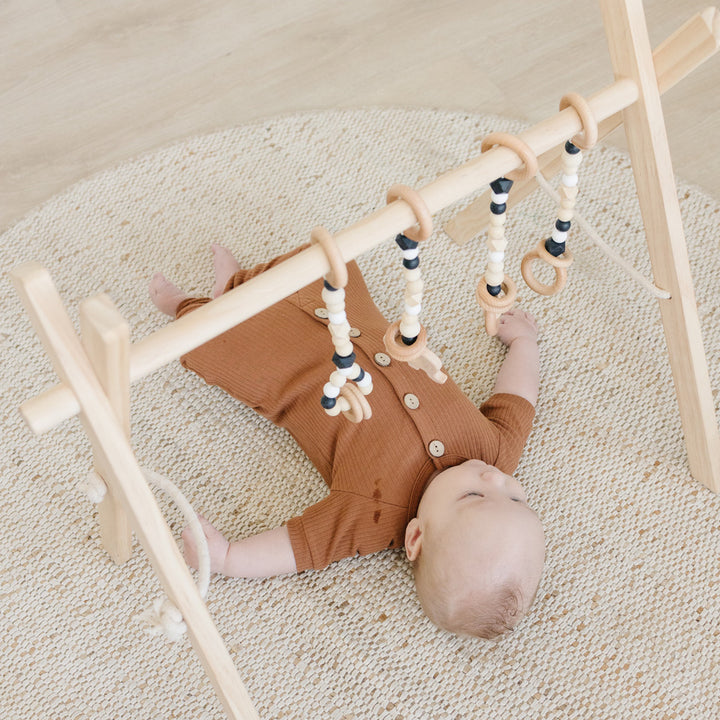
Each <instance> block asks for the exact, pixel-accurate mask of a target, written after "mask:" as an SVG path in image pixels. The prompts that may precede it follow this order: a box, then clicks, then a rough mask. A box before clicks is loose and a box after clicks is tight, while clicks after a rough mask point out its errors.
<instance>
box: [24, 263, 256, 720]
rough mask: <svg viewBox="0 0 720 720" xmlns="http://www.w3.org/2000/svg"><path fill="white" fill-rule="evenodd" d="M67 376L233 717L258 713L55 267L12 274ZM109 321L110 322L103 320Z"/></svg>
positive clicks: (101, 458)
mask: <svg viewBox="0 0 720 720" xmlns="http://www.w3.org/2000/svg"><path fill="white" fill-rule="evenodd" d="M10 276H11V278H12V279H13V282H14V284H15V287H16V289H17V291H18V294H19V295H20V298H21V299H22V301H23V304H24V305H25V309H26V310H27V312H28V314H29V315H30V318H31V320H32V322H33V325H34V327H35V330H36V331H37V333H38V336H39V337H40V339H41V341H42V343H43V345H44V346H45V349H46V350H47V352H48V355H49V356H50V359H51V361H52V363H53V366H54V368H55V371H56V372H57V374H58V375H59V376H60V379H61V380H62V381H63V382H64V383H65V384H66V385H67V386H68V387H70V388H71V389H72V391H73V393H74V395H75V397H76V398H77V401H78V403H79V405H80V410H81V412H80V417H81V419H82V422H83V426H84V428H85V431H86V433H87V434H88V437H89V438H90V442H91V444H92V447H93V452H94V453H95V458H96V461H97V463H98V466H99V468H100V470H101V472H102V474H103V476H104V477H107V478H108V479H109V480H110V481H111V484H112V486H113V487H114V488H115V489H116V491H117V498H118V500H119V501H120V502H121V503H122V505H123V507H124V509H125V511H126V513H127V514H128V516H129V518H130V521H131V524H132V528H133V530H134V531H135V534H136V535H137V537H138V540H139V541H140V543H141V544H142V546H143V548H144V549H145V552H146V553H147V555H148V558H149V559H150V562H151V564H152V566H153V569H154V570H155V574H156V575H157V576H158V579H159V580H160V582H161V584H162V586H163V588H164V590H165V592H166V593H167V595H168V597H169V598H170V601H171V602H172V603H173V604H174V605H175V607H177V608H178V610H179V611H180V612H181V613H182V616H183V619H184V620H185V623H186V625H187V628H188V634H189V636H190V639H191V641H192V643H193V646H194V648H195V651H196V652H197V654H198V656H199V657H200V660H201V661H202V664H203V666H204V668H205V672H206V673H207V675H208V677H209V678H210V680H211V682H212V683H213V686H214V687H215V690H216V692H217V694H218V697H219V698H220V700H221V702H222V704H223V706H224V708H225V711H226V713H227V715H228V717H230V718H233V719H234V720H256V719H257V714H256V713H255V710H254V709H253V706H252V703H251V702H250V698H249V697H248V694H247V691H246V690H245V687H244V686H243V684H242V682H241V680H240V678H239V676H238V673H237V670H236V668H235V665H234V664H233V662H232V659H231V657H230V655H229V653H228V651H227V649H226V648H225V645H224V644H223V641H222V638H221V637H220V634H219V633H218V631H217V628H216V627H215V625H214V623H213V621H212V619H211V618H210V614H209V613H208V610H207V607H206V606H205V603H204V602H203V601H202V598H201V597H200V594H199V592H198V590H197V588H196V586H195V583H194V582H193V579H192V576H191V575H190V572H189V571H188V569H187V566H186V565H185V562H184V560H183V558H182V555H181V554H180V551H179V549H178V547H177V544H176V542H175V540H174V538H173V536H172V533H171V532H170V528H169V527H168V526H167V523H166V522H165V518H164V517H163V516H162V513H161V512H160V508H159V507H158V505H157V502H156V501H155V497H154V495H153V494H152V492H151V491H150V488H149V487H148V485H147V483H146V481H145V478H144V476H143V474H142V471H141V469H140V467H139V466H138V463H137V460H136V458H135V456H134V454H133V451H132V448H131V447H130V443H129V441H128V438H127V436H126V433H125V430H124V428H123V427H122V425H121V423H120V421H119V420H118V417H117V415H116V414H115V412H114V410H113V408H112V406H111V404H110V402H109V400H108V398H107V397H106V395H105V393H104V391H103V388H102V386H101V384H100V382H99V381H98V379H97V377H96V375H95V373H94V371H93V368H92V365H91V364H90V361H89V360H88V358H87V355H86V354H85V352H84V350H83V347H82V344H81V343H80V340H79V339H78V337H77V336H76V335H75V331H74V329H73V326H72V322H71V320H70V318H69V317H68V315H67V313H66V312H65V308H64V307H63V305H62V301H61V299H60V296H59V295H58V293H57V290H56V289H55V286H54V285H53V282H52V280H51V279H50V276H49V274H48V273H47V271H46V270H44V269H43V268H42V267H41V266H40V265H38V264H37V263H25V264H24V265H20V266H19V267H17V268H14V269H13V270H12V271H11V273H10ZM101 324H102V323H101Z"/></svg>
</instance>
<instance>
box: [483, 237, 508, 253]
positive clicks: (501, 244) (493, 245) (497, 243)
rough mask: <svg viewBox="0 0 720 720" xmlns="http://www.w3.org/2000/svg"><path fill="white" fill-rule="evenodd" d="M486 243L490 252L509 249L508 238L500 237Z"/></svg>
mask: <svg viewBox="0 0 720 720" xmlns="http://www.w3.org/2000/svg"><path fill="white" fill-rule="evenodd" d="M485 244H486V246H487V249H488V250H489V251H490V252H505V250H506V249H507V240H506V239H505V238H499V239H498V240H488V241H487V243H485Z"/></svg>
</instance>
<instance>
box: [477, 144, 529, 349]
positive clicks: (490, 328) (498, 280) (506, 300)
mask: <svg viewBox="0 0 720 720" xmlns="http://www.w3.org/2000/svg"><path fill="white" fill-rule="evenodd" d="M496 145H501V146H503V147H506V148H508V149H510V150H512V151H513V152H514V153H515V154H516V155H517V156H518V157H520V158H521V159H522V161H523V162H524V164H525V167H524V169H522V170H521V171H517V170H516V171H513V172H511V173H508V175H507V177H500V178H498V179H497V180H493V182H491V183H490V191H491V200H490V212H491V215H490V227H489V229H488V237H487V248H488V264H487V269H486V271H485V275H484V276H483V277H482V279H481V280H480V282H479V283H478V286H477V289H476V291H475V297H476V298H477V301H478V303H479V305H480V307H482V309H483V310H484V311H485V330H486V331H487V333H488V335H497V331H498V321H499V319H500V316H501V315H502V314H503V313H504V312H507V311H508V310H509V309H510V308H511V307H512V306H513V304H514V302H515V297H516V295H517V286H516V285H515V283H514V282H513V280H512V279H511V278H510V277H509V276H508V275H506V274H505V268H504V263H505V249H506V247H507V240H506V239H505V219H506V214H505V212H506V210H507V200H508V193H509V192H510V188H511V187H512V185H513V182H514V180H517V179H527V178H530V177H533V176H534V175H535V174H536V173H537V158H536V157H535V154H534V153H533V152H532V150H531V149H530V148H529V147H528V146H527V145H526V144H525V143H524V142H523V141H522V140H520V138H517V137H515V136H514V135H510V134H508V133H500V132H498V133H490V134H489V135H487V136H486V137H485V138H484V139H483V141H482V143H481V146H480V149H481V152H486V151H487V150H489V149H491V148H493V147H495V146H496Z"/></svg>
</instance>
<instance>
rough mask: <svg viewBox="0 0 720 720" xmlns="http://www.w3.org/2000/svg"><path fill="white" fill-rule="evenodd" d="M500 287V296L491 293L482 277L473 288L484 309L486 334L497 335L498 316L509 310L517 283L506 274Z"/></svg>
mask: <svg viewBox="0 0 720 720" xmlns="http://www.w3.org/2000/svg"><path fill="white" fill-rule="evenodd" d="M501 287H502V292H503V294H502V296H500V295H498V296H494V295H491V294H490V293H489V292H488V289H487V284H486V283H485V279H484V278H483V279H482V280H481V281H480V282H479V283H478V286H477V288H476V289H475V298H476V300H477V301H478V304H479V305H480V307H481V308H482V309H483V310H484V311H485V331H486V332H487V334H488V335H497V332H498V326H499V320H500V316H501V315H502V314H503V313H504V312H507V311H508V310H510V308H511V307H512V306H513V304H514V303H515V297H516V296H517V285H515V281H514V280H513V279H512V278H510V277H508V276H507V275H506V276H505V279H504V280H503V281H502V284H501Z"/></svg>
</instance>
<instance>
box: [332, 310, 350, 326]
mask: <svg viewBox="0 0 720 720" xmlns="http://www.w3.org/2000/svg"><path fill="white" fill-rule="evenodd" d="M328 320H329V321H330V322H331V323H332V324H333V325H342V324H343V323H344V322H347V315H346V313H345V312H340V313H333V312H331V313H329V314H328Z"/></svg>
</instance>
